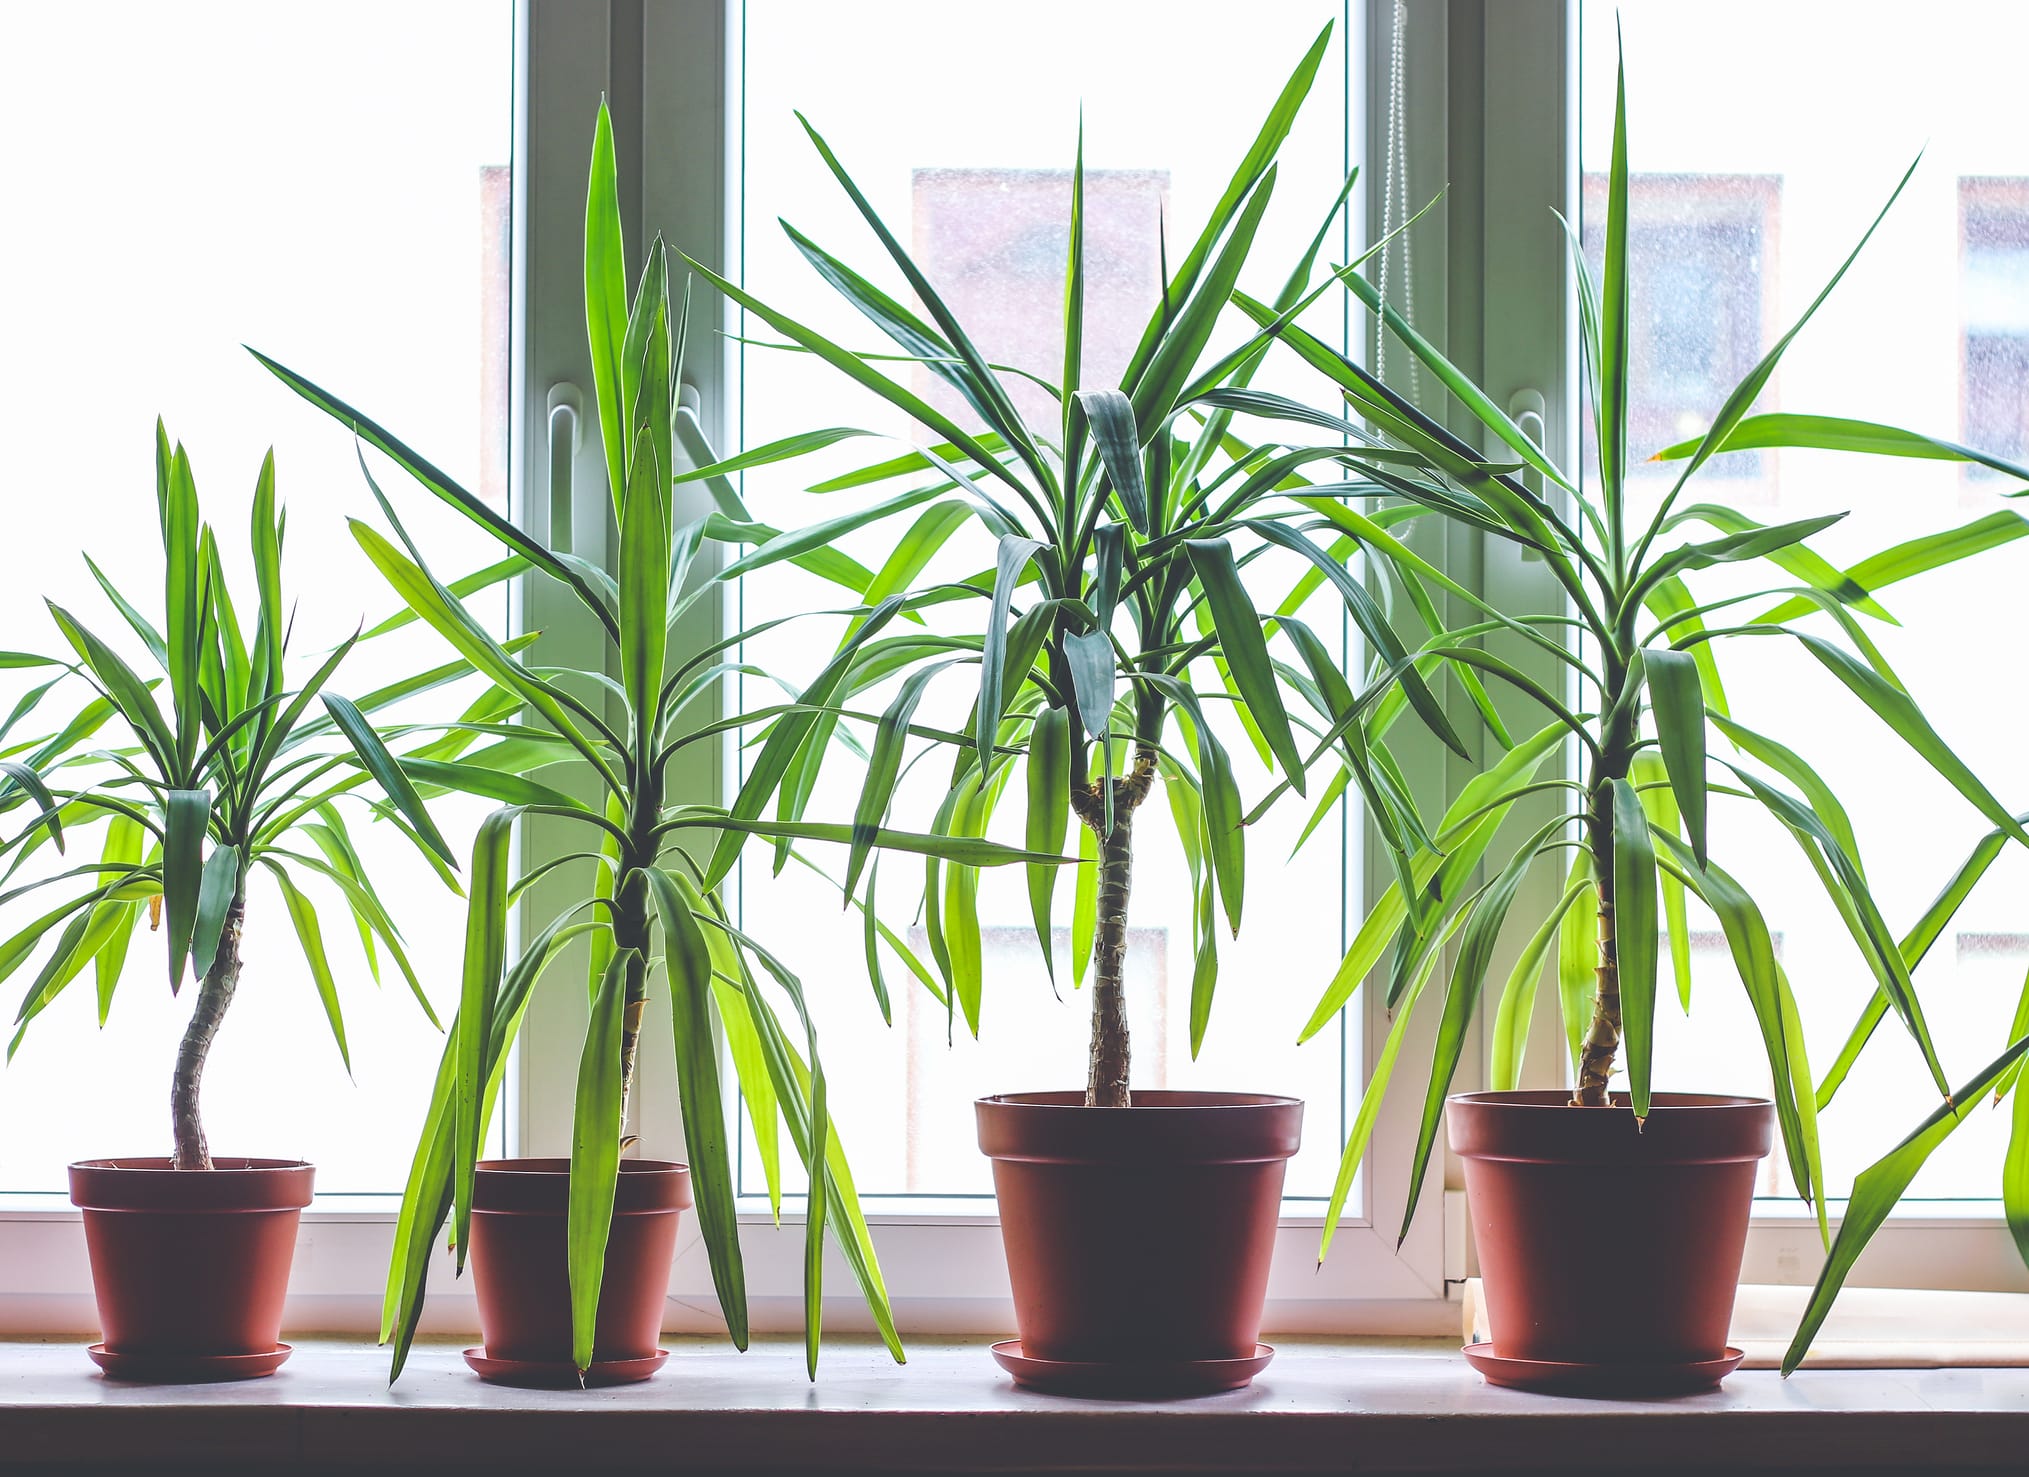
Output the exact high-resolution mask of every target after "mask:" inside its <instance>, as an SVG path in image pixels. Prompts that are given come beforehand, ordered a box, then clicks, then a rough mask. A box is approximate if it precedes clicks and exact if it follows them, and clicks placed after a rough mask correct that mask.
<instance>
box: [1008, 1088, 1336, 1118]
mask: <svg viewBox="0 0 2029 1477" xmlns="http://www.w3.org/2000/svg"><path fill="white" fill-rule="evenodd" d="M1060 1098H1061V1099H1069V1098H1075V1099H1077V1101H1075V1102H1069V1101H1063V1102H1060V1101H1055V1099H1060ZM1151 1098H1159V1099H1165V1100H1166V1101H1159V1102H1151V1101H1149V1099H1151ZM973 1102H974V1103H975V1104H976V1105H977V1106H979V1107H981V1108H1014V1109H1019V1110H1023V1111H1028V1112H1036V1113H1050V1114H1056V1113H1205V1112H1213V1113H1223V1112H1232V1111H1236V1110H1238V1111H1244V1110H1246V1109H1248V1108H1257V1109H1259V1108H1277V1109H1280V1108H1300V1107H1302V1106H1303V1099H1302V1098H1295V1097H1283V1096H1281V1095H1280V1094H1277V1093H1268V1092H1200V1091H1196V1090H1194V1089H1190V1088H1170V1087H1154V1088H1148V1089H1146V1090H1145V1091H1142V1092H1138V1093H1135V1094H1134V1095H1133V1100H1132V1101H1131V1102H1130V1103H1129V1104H1128V1105H1127V1106H1126V1107H1125V1108H1093V1107H1087V1106H1086V1104H1085V1089H1083V1088H1082V1087H1080V1088H1072V1089H1070V1090H1068V1091H1052V1092H992V1093H988V1094H986V1095H985V1096H983V1097H978V1098H974V1099H973Z"/></svg>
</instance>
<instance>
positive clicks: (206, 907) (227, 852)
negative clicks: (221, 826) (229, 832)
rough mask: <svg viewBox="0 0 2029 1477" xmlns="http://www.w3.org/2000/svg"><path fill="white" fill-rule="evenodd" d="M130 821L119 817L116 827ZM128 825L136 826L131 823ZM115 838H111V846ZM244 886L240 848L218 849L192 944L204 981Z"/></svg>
mask: <svg viewBox="0 0 2029 1477" xmlns="http://www.w3.org/2000/svg"><path fill="white" fill-rule="evenodd" d="M123 820H126V817H124V816H115V817H114V824H115V825H117V824H119V823H120V822H121V821H123ZM127 824H129V825H132V824H133V823H132V822H131V821H128V822H127ZM111 840H112V838H111V837H110V836H108V837H107V842H108V844H109V845H110V844H111ZM239 885H240V854H239V850H238V848H236V847H232V846H216V847H213V848H212V852H211V856H210V857H209V858H207V859H206V861H205V863H204V875H203V877H202V878H201V879H200V880H199V882H198V887H197V928H196V931H195V932H194V933H193V934H192V935H191V941H190V970H191V973H192V974H194V975H196V976H197V977H198V978H199V979H202V978H203V977H204V976H205V975H208V974H210V973H211V965H212V961H213V960H214V959H215V958H217V956H218V941H219V937H220V935H221V934H222V933H223V932H224V931H225V915H226V913H227V911H228V910H229V909H230V908H231V906H232V900H233V896H234V894H235V893H236V892H238V890H239Z"/></svg>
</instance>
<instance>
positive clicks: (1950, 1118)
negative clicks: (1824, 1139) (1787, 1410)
mask: <svg viewBox="0 0 2029 1477" xmlns="http://www.w3.org/2000/svg"><path fill="white" fill-rule="evenodd" d="M2025 1052H2029V1036H2025V1037H2023V1038H2022V1039H2021V1040H2019V1041H2017V1042H2015V1044H2014V1045H2012V1046H2010V1047H2009V1048H2008V1049H2007V1050H2006V1051H2004V1052H2002V1053H2001V1055H1999V1056H1998V1057H1996V1058H1995V1059H1994V1060H1993V1061H1991V1062H1989V1063H1988V1064H1987V1065H1986V1067H1985V1068H1984V1069H1982V1071H1981V1072H1980V1074H1979V1075H1978V1076H1977V1077H1975V1078H1973V1079H1972V1080H1971V1081H1970V1082H1968V1083H1966V1084H1965V1085H1964V1086H1963V1087H1961V1088H1960V1089H1959V1090H1958V1091H1957V1092H1955V1093H1953V1094H1951V1096H1949V1097H1948V1098H1946V1099H1945V1101H1944V1102H1943V1103H1942V1104H1941V1105H1940V1106H1939V1107H1937V1108H1936V1109H1935V1110H1933V1111H1932V1112H1931V1114H1930V1116H1929V1117H1927V1118H1925V1119H1924V1120H1923V1122H1922V1123H1921V1124H1919V1125H1918V1126H1917V1127H1916V1129H1915V1131H1914V1132H1912V1133H1911V1134H1910V1135H1909V1136H1908V1137H1907V1138H1905V1139H1904V1140H1903V1141H1902V1142H1901V1143H1900V1144H1898V1145H1896V1146H1895V1148H1893V1149H1891V1150H1890V1151H1889V1152H1888V1153H1887V1154H1885V1155H1883V1156H1882V1157H1881V1158H1880V1159H1878V1160H1876V1161H1875V1162H1874V1163H1873V1164H1871V1165H1869V1166H1868V1167H1867V1168H1866V1169H1864V1170H1862V1171H1861V1172H1860V1174H1859V1176H1858V1178H1856V1179H1855V1180H1854V1181H1853V1193H1852V1196H1851V1198H1849V1199H1848V1200H1847V1202H1846V1213H1845V1215H1844V1216H1842V1217H1841V1218H1840V1221H1839V1234H1838V1238H1837V1239H1836V1240H1835V1241H1833V1243H1832V1250H1831V1253H1830V1255H1829V1256H1827V1257H1826V1259H1825V1265H1824V1268H1823V1269H1822V1270H1821V1271H1820V1272H1819V1273H1818V1281H1817V1285H1816V1286H1815V1287H1813V1288H1812V1289H1811V1300H1810V1303H1809V1304H1808V1305H1807V1306H1806V1307H1805V1309H1804V1316H1803V1322H1802V1323H1801V1324H1800V1325H1799V1326H1798V1328H1797V1332H1796V1337H1795V1338H1794V1339H1792V1340H1791V1341H1790V1346H1789V1350H1788V1352H1786V1353H1785V1354H1784V1355H1783V1358H1782V1372H1783V1373H1784V1374H1785V1375H1788V1374H1790V1373H1791V1372H1793V1371H1794V1370H1795V1369H1796V1367H1797V1366H1798V1365H1799V1364H1801V1363H1803V1358H1804V1355H1805V1354H1806V1353H1808V1352H1809V1351H1810V1347H1811V1340H1812V1339H1814V1338H1815V1337H1817V1333H1818V1330H1819V1329H1820V1328H1821V1327H1823V1325H1824V1321H1825V1315H1826V1314H1828V1313H1830V1312H1831V1311H1832V1303H1833V1302H1834V1300H1836V1299H1837V1297H1838V1295H1839V1289H1840V1288H1842V1287H1843V1286H1845V1283H1846V1276H1847V1274H1848V1273H1850V1272H1851V1271H1852V1270H1853V1264H1854V1263H1855V1262H1856V1261H1858V1260H1859V1259H1860V1253H1861V1252H1862V1251H1863V1250H1864V1249H1865V1248H1866V1245H1867V1243H1868V1241H1869V1240H1870V1239H1872V1237H1873V1235H1874V1233H1875V1232H1876V1231H1878V1230H1880V1229H1881V1224H1882V1222H1884V1221H1886V1220H1887V1219H1888V1213H1889V1211H1891V1210H1893V1209H1894V1208H1895V1204H1896V1202H1897V1201H1899V1200H1900V1199H1901V1198H1902V1195H1903V1192H1904V1191H1905V1190H1907V1189H1908V1188H1909V1184H1910V1181H1911V1180H1913V1179H1915V1178H1916V1172H1917V1171H1918V1170H1919V1169H1921V1168H1923V1165H1924V1161H1926V1160H1927V1159H1929V1158H1930V1156H1931V1154H1932V1153H1933V1152H1935V1151H1936V1149H1937V1147H1938V1145H1940V1144H1942V1143H1943V1142H1944V1141H1945V1140H1946V1139H1947V1138H1949V1137H1950V1136H1951V1133H1952V1130H1953V1129H1955V1128H1957V1127H1958V1126H1959V1124H1960V1123H1962V1122H1963V1121H1964V1119H1965V1114H1964V1110H1963V1109H1962V1108H1961V1107H1960V1106H1959V1105H1960V1104H1969V1103H1976V1102H1978V1101H1979V1100H1980V1099H1981V1098H1983V1097H1985V1096H1986V1095H1987V1094H1988V1093H1989V1092H1991V1091H1992V1090H1993V1088H1994V1084H1995V1083H1997V1082H1999V1081H2000V1080H2001V1078H2002V1077H2003V1076H2005V1075H2006V1074H2007V1072H2008V1070H2009V1069H2010V1068H2011V1067H2013V1066H2014V1065H2015V1063H2016V1062H2018V1061H2020V1060H2021V1059H2022V1056H2023V1054H2024V1053H2025ZM2020 1111H2021V1110H2020V1109H2019V1108H2018V1109H2017V1112H2018V1113H2019V1112H2020Z"/></svg>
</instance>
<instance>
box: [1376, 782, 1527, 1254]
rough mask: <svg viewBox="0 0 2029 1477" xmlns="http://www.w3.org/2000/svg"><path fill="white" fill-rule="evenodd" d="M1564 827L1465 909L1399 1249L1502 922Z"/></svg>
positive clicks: (1522, 849) (1517, 858)
mask: <svg viewBox="0 0 2029 1477" xmlns="http://www.w3.org/2000/svg"><path fill="white" fill-rule="evenodd" d="M1564 825H1565V822H1564V821H1563V820H1562V819H1561V818H1560V819H1558V820H1555V821H1552V822H1551V823H1550V824H1549V825H1548V826H1547V827H1544V828H1543V829H1542V830H1539V831H1537V832H1536V834H1535V835H1534V836H1532V837H1531V838H1530V839H1529V840H1528V841H1526V842H1524V843H1523V844H1522V845H1521V846H1519V847H1517V848H1516V850H1515V854H1514V855H1513V856H1511V857H1510V858H1508V862H1507V865H1506V866H1504V867H1502V868H1501V870H1500V872H1499V873H1498V874H1497V875H1496V876H1495V877H1494V880H1493V881H1491V882H1489V883H1488V884H1487V885H1486V887H1485V888H1484V889H1483V890H1482V891H1481V892H1480V893H1479V895H1478V896H1477V897H1476V898H1475V899H1473V900H1472V901H1471V902H1470V903H1468V904H1467V906H1466V907H1464V908H1461V909H1460V910H1459V912H1460V914H1461V915H1465V914H1468V913H1469V914H1470V915H1471V916H1470V917H1469V918H1467V920H1466V924H1465V935H1464V937H1463V938H1462V939H1461V940H1460V942H1459V947H1458V960H1457V963H1456V964H1455V965H1454V967H1453V969H1452V973H1451V983H1450V985H1449V987H1448V988H1447V989H1446V990H1445V992H1444V1012H1443V1014H1442V1015H1441V1016H1440V1017H1439V1018H1438V1023H1437V1044H1436V1048H1435V1051H1434V1054H1433V1056H1432V1058H1431V1063H1430V1084H1429V1086H1428V1087H1426V1088H1425V1089H1424V1094H1423V1119H1422V1122H1421V1124H1420V1125H1419V1127H1418V1129H1417V1134H1416V1153H1415V1157H1414V1159H1413V1160H1412V1161H1411V1164H1410V1170H1409V1201H1408V1204H1407V1205H1406V1206H1405V1207H1404V1209H1403V1212H1402V1232H1401V1235H1400V1236H1399V1237H1398V1238H1397V1240H1396V1243H1395V1245H1396V1247H1397V1249H1400V1247H1401V1244H1402V1242H1404V1241H1407V1240H1408V1239H1409V1224H1410V1222H1411V1221H1413V1220H1414V1219H1415V1217H1416V1204H1417V1201H1418V1200H1419V1199H1421V1198H1422V1194H1423V1179H1424V1175H1425V1173H1426V1172H1427V1171H1428V1169H1429V1167H1430V1153H1431V1150H1432V1149H1434V1148H1435V1147H1436V1145H1437V1129H1438V1125H1439V1124H1440V1123H1442V1122H1443V1119H1444V1099H1445V1097H1446V1095H1447V1094H1448V1093H1449V1092H1450V1091H1451V1081H1452V1078H1453V1077H1455V1076H1456V1075H1457V1074H1458V1063H1459V1058H1460V1057H1461V1056H1463V1055H1464V1052H1465V1038H1466V1035H1467V1033H1468V1032H1470V1031H1471V1030H1472V1028H1473V1026H1474V1025H1475V1023H1476V1022H1477V1021H1478V1019H1479V1000H1480V995H1481V993H1482V992H1483V991H1484V990H1485V987H1486V975H1487V970H1488V968H1489V967H1490V966H1491V965H1492V963H1493V956H1494V946H1495V945H1496V944H1497V943H1499V942H1500V936H1501V925H1502V924H1504V923H1505V922H1506V921H1507V917H1508V909H1509V908H1510V907H1512V906H1513V905H1514V901H1515V893H1516V890H1517V889H1519V888H1520V887H1521V885H1522V878H1523V877H1525V876H1526V875H1528V871H1529V868H1530V866H1531V865H1532V864H1533V863H1534V862H1535V860H1536V856H1537V853H1538V849H1539V848H1540V847H1541V846H1542V844H1543V842H1544V841H1546V840H1547V839H1549V837H1550V835H1551V833H1552V832H1554V831H1557V830H1560V829H1562V828H1563V826H1564ZM1405 1013H1406V1011H1405Z"/></svg>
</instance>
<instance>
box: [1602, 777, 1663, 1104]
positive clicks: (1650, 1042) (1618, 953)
mask: <svg viewBox="0 0 2029 1477" xmlns="http://www.w3.org/2000/svg"><path fill="white" fill-rule="evenodd" d="M1656 935H1657V926H1656V852H1655V843H1654V842H1653V841H1652V840H1651V839H1650V836H1649V817H1648V812H1647V811H1646V810H1644V809H1643V808H1642V801H1641V795H1640V794H1639V793H1638V792H1637V791H1636V790H1635V787H1634V786H1633V785H1631V784H1629V783H1628V782H1627V781H1626V780H1624V779H1616V780H1615V781H1613V947H1614V957H1615V959H1616V961H1617V962H1618V964H1619V966H1620V1016H1621V1023H1622V1033H1623V1039H1624V1040H1625V1041H1626V1043H1627V1086H1628V1103H1629V1106H1630V1107H1632V1108H1633V1109H1634V1115H1635V1117H1636V1118H1638V1119H1640V1118H1646V1117H1648V1116H1649V1081H1650V1075H1651V1073H1652V1071H1653V1069H1654V1066H1655V1043H1656V954H1657V950H1656Z"/></svg>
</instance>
